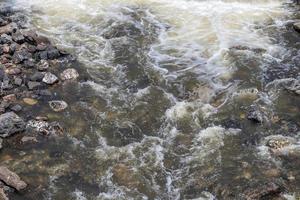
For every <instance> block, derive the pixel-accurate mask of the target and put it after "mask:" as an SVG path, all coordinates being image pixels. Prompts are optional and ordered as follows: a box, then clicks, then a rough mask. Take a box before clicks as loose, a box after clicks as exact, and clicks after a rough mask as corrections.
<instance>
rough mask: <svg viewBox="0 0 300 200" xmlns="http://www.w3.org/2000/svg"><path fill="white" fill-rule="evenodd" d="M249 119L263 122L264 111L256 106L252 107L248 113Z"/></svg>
mask: <svg viewBox="0 0 300 200" xmlns="http://www.w3.org/2000/svg"><path fill="white" fill-rule="evenodd" d="M247 119H248V120H251V121H253V122H255V123H262V122H263V121H264V116H263V113H262V112H261V111H260V110H259V109H258V108H256V107H251V108H250V109H249V112H248V114H247Z"/></svg>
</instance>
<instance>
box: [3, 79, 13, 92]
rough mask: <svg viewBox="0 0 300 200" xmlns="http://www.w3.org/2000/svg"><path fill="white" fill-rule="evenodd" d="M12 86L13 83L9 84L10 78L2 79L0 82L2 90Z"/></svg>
mask: <svg viewBox="0 0 300 200" xmlns="http://www.w3.org/2000/svg"><path fill="white" fill-rule="evenodd" d="M12 88H13V85H12V84H10V80H9V79H8V80H4V81H3V82H2V83H1V89H3V90H10V89H12Z"/></svg>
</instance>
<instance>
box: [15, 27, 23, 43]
mask: <svg viewBox="0 0 300 200" xmlns="http://www.w3.org/2000/svg"><path fill="white" fill-rule="evenodd" d="M12 39H13V41H15V42H16V43H19V44H22V43H23V42H24V41H25V37H24V36H23V35H22V33H21V32H20V31H19V30H17V31H16V32H14V33H12Z"/></svg>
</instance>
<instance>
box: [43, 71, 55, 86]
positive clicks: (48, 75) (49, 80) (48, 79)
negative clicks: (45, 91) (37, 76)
mask: <svg viewBox="0 0 300 200" xmlns="http://www.w3.org/2000/svg"><path fill="white" fill-rule="evenodd" d="M43 82H44V83H46V84H49V85H53V84H54V83H56V82H58V78H57V76H55V75H54V74H52V73H50V72H47V73H46V74H45V76H44V78H43Z"/></svg>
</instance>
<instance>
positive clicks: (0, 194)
mask: <svg viewBox="0 0 300 200" xmlns="http://www.w3.org/2000/svg"><path fill="white" fill-rule="evenodd" d="M0 200H9V199H8V197H7V196H6V194H5V192H4V190H3V188H0Z"/></svg>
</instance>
